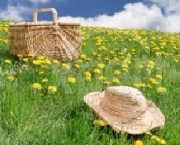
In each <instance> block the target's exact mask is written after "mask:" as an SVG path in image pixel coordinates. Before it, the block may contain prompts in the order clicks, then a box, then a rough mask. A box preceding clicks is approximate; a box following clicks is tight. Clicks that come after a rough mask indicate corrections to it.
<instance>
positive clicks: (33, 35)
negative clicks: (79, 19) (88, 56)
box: [9, 8, 82, 61]
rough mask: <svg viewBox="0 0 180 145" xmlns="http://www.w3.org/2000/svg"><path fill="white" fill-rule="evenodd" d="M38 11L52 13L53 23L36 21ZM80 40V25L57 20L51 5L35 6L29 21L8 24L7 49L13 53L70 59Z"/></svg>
mask: <svg viewBox="0 0 180 145" xmlns="http://www.w3.org/2000/svg"><path fill="white" fill-rule="evenodd" d="M39 12H52V14H53V22H38V21H37V16H38V13H39ZM81 43H82V40H81V26H80V24H78V23H60V22H58V14H57V12H56V10H55V9H54V8H44V9H35V11H34V14H33V22H20V23H16V24H10V27H9V48H10V53H12V54H13V55H18V54H22V55H23V56H28V55H29V54H32V55H34V56H46V57H48V58H50V59H59V60H63V61H66V60H74V59H76V58H78V56H79V54H80V50H81Z"/></svg>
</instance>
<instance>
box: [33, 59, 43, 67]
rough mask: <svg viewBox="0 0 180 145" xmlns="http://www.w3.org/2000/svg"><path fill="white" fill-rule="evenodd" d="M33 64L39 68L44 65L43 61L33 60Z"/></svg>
mask: <svg viewBox="0 0 180 145" xmlns="http://www.w3.org/2000/svg"><path fill="white" fill-rule="evenodd" d="M33 64H34V65H37V66H39V65H41V64H42V61H41V60H33Z"/></svg>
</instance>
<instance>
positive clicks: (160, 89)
mask: <svg viewBox="0 0 180 145" xmlns="http://www.w3.org/2000/svg"><path fill="white" fill-rule="evenodd" d="M157 92H158V93H165V92H166V88H165V87H158V88H157Z"/></svg>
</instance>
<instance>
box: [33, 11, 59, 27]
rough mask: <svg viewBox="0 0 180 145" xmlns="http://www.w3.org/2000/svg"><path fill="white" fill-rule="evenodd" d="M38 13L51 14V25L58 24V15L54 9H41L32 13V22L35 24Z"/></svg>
mask: <svg viewBox="0 0 180 145" xmlns="http://www.w3.org/2000/svg"><path fill="white" fill-rule="evenodd" d="M39 12H52V15H53V23H55V24H57V23H58V20H57V19H58V14H57V11H56V9H54V8H42V9H35V10H34V13H33V22H34V23H37V16H38V13H39Z"/></svg>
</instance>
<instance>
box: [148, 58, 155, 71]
mask: <svg viewBox="0 0 180 145" xmlns="http://www.w3.org/2000/svg"><path fill="white" fill-rule="evenodd" d="M154 66H155V62H154V61H152V60H149V61H148V64H147V67H148V68H150V69H153V68H154Z"/></svg>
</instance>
